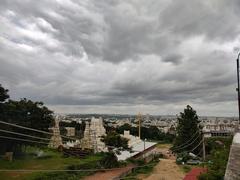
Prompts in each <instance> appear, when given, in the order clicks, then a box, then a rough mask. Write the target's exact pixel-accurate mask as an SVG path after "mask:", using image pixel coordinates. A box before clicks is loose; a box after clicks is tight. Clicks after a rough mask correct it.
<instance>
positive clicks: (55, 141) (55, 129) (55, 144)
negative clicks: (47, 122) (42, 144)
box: [48, 117, 62, 148]
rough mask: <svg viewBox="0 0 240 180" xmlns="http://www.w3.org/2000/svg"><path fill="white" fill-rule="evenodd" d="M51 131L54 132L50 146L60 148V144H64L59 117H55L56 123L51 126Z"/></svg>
mask: <svg viewBox="0 0 240 180" xmlns="http://www.w3.org/2000/svg"><path fill="white" fill-rule="evenodd" d="M49 130H50V132H52V133H53V135H52V137H51V139H50V142H49V145H48V146H49V147H51V148H58V147H59V146H60V145H62V138H61V135H60V130H59V119H58V117H56V118H55V125H54V127H51V128H49Z"/></svg>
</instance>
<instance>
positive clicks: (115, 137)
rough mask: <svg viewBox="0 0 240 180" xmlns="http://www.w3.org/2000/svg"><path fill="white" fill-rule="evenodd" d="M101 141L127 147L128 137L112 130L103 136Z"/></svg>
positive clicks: (108, 144) (109, 144) (110, 144)
mask: <svg viewBox="0 0 240 180" xmlns="http://www.w3.org/2000/svg"><path fill="white" fill-rule="evenodd" d="M102 141H103V142H105V144H106V145H107V146H113V147H116V148H121V147H122V148H123V149H128V139H126V138H123V137H121V136H120V134H118V133H116V132H113V131H111V132H109V133H108V134H107V135H106V136H103V139H102Z"/></svg>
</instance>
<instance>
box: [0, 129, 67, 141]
mask: <svg viewBox="0 0 240 180" xmlns="http://www.w3.org/2000/svg"><path fill="white" fill-rule="evenodd" d="M0 131H1V132H5V133H9V134H15V135H20V136H25V137H30V138H35V139H40V140H45V141H51V139H49V138H42V137H38V136H32V135H28V134H23V133H18V132H15V131H8V130H3V129H0ZM62 142H65V143H66V142H67V141H62Z"/></svg>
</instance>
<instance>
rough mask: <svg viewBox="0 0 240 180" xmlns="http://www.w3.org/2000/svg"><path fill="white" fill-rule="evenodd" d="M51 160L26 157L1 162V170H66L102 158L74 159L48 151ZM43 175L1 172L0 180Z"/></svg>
mask: <svg viewBox="0 0 240 180" xmlns="http://www.w3.org/2000/svg"><path fill="white" fill-rule="evenodd" d="M47 154H48V155H50V156H51V157H50V158H46V159H37V158H34V157H26V158H24V159H18V160H14V161H13V162H8V161H4V160H0V169H66V168H67V167H68V166H69V165H80V164H82V165H84V164H87V163H96V162H97V161H99V160H100V159H101V157H100V156H97V155H92V156H88V157H86V158H84V159H79V158H74V157H68V158H66V157H62V154H61V153H59V152H54V151H49V150H48V151H47ZM38 174H41V173H39V172H35V173H26V172H25V173H23V172H20V173H19V172H18V173H17V172H0V177H1V178H0V179H9V180H11V179H14V180H22V179H31V178H32V177H35V176H37V175H38Z"/></svg>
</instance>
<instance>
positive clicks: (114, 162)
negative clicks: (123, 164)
mask: <svg viewBox="0 0 240 180" xmlns="http://www.w3.org/2000/svg"><path fill="white" fill-rule="evenodd" d="M100 165H101V166H102V167H103V168H115V167H118V166H119V164H118V159H117V157H116V156H115V154H114V153H113V152H107V153H104V154H103V158H102V159H101V160H100Z"/></svg>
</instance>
